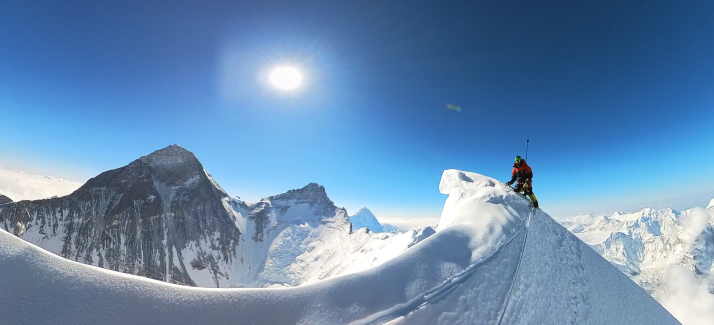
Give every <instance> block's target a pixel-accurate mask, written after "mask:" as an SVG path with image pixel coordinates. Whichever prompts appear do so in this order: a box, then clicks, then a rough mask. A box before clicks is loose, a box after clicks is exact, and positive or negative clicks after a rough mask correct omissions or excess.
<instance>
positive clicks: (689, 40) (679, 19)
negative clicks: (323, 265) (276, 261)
mask: <svg viewBox="0 0 714 325" xmlns="http://www.w3.org/2000/svg"><path fill="white" fill-rule="evenodd" d="M713 10H714V3H712V2H708V1H692V2H688V3H687V4H686V5H682V4H678V3H674V2H673V3H658V4H655V3H651V2H633V1H625V2H623V1H602V2H597V3H581V2H572V1H546V2H537V3H516V2H508V1H491V2H486V1H468V2H463V3H458V2H455V1H454V2H449V3H448V4H447V3H439V2H427V1H421V2H415V1H408V2H407V1H389V2H387V3H384V2H383V1H353V2H345V1H305V2H297V1H283V2H276V1H261V2H254V3H243V2H241V3H237V2H236V1H225V2H219V1H210V3H209V4H204V3H201V2H198V1H195V2H190V1H186V2H180V3H175V2H172V3H169V2H151V3H146V2H143V1H141V2H129V1H126V2H116V3H108V2H104V1H101V2H96V1H81V2H80V1H63V2H41V1H5V2H2V3H1V4H0V42H1V43H0V116H2V124H1V125H2V127H1V128H0V165H2V166H4V167H6V168H15V169H21V170H24V171H26V172H34V173H43V174H50V175H54V176H59V177H64V178H68V179H73V180H79V181H83V180H86V179H88V178H90V177H93V176H95V175H96V174H98V173H100V172H102V171H105V170H108V169H113V168H117V167H121V166H123V165H126V164H128V163H129V162H131V161H132V160H134V159H136V158H138V157H140V156H142V155H145V154H148V153H150V152H152V151H153V150H156V149H160V148H162V147H165V146H167V145H170V144H172V143H178V144H180V145H182V146H184V147H185V148H187V149H189V150H191V151H193V152H194V153H195V154H196V155H197V156H198V157H199V159H200V160H201V162H202V163H203V164H204V166H205V167H206V169H207V170H208V171H209V172H211V174H213V176H214V177H215V178H216V179H217V181H218V182H219V183H220V184H221V185H222V186H223V187H224V188H225V189H226V190H227V191H228V192H229V193H230V194H232V195H236V196H240V197H242V198H244V199H246V200H248V201H257V200H259V199H260V198H261V197H264V196H269V195H274V194H278V193H282V192H285V191H287V190H289V189H293V188H299V187H302V186H304V185H306V184H307V183H309V182H317V183H319V184H321V185H324V186H325V187H326V188H327V191H328V194H329V195H330V197H331V198H332V200H333V201H335V203H336V204H337V205H338V206H345V207H347V209H348V211H349V212H350V213H354V212H356V211H357V210H358V209H359V208H361V207H363V206H367V207H369V208H370V209H371V210H372V211H373V212H374V214H375V215H377V216H378V217H383V218H384V217H409V216H418V217H438V216H439V214H440V211H441V207H442V205H443V202H444V200H445V196H444V195H441V194H439V192H438V183H439V179H440V176H441V173H442V171H443V170H444V169H449V168H457V169H462V170H468V171H473V172H477V173H481V174H485V175H488V176H492V177H495V178H498V179H500V180H503V181H506V180H508V179H509V177H510V170H511V165H512V160H513V157H514V156H515V155H524V154H525V142H526V139H530V151H529V153H528V162H529V164H530V165H531V166H532V167H533V169H534V173H535V177H534V188H535V193H536V195H537V196H538V198H539V201H540V202H541V206H542V208H543V209H544V210H545V211H546V212H549V213H551V215H557V216H565V215H570V214H575V213H579V212H605V211H615V210H636V209H639V208H641V207H645V206H650V207H674V208H679V209H681V208H686V207H691V206H696V205H705V204H706V202H707V201H708V200H709V199H710V198H712V197H714V190H713V189H712V185H711V184H713V182H714V173H711V172H710V170H711V163H712V159H713V158H714V153H713V152H714V151H713V150H712V148H714V146H713V144H714V135H713V134H714V133H713V132H712V122H711V121H714V110H713V109H712V107H713V105H714V60H712V59H711V57H712V53H714V38H712V37H711V35H714V20H712V19H711V13H712V12H713ZM279 65H292V66H295V67H297V68H299V69H300V70H302V71H303V73H304V76H305V83H304V85H303V86H302V87H301V89H300V91H296V92H284V91H280V90H278V89H276V88H274V87H271V86H270V85H269V84H268V83H267V82H266V79H267V76H268V74H269V73H270V71H271V69H272V68H274V67H275V66H279ZM447 104H455V105H459V106H461V107H462V108H463V109H462V111H461V112H456V111H453V110H448V109H446V105H447Z"/></svg>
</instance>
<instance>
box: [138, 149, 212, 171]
mask: <svg viewBox="0 0 714 325" xmlns="http://www.w3.org/2000/svg"><path fill="white" fill-rule="evenodd" d="M139 159H140V160H141V161H142V162H144V163H146V164H149V165H152V166H166V165H179V164H184V163H187V162H197V161H198V159H197V158H196V156H195V155H194V154H193V152H191V151H188V150H186V149H184V147H182V146H179V145H177V144H172V145H170V146H168V147H166V148H163V149H159V150H156V151H154V152H152V153H150V154H148V155H146V156H143V157H141V158H139Z"/></svg>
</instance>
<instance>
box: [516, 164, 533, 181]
mask: <svg viewBox="0 0 714 325" xmlns="http://www.w3.org/2000/svg"><path fill="white" fill-rule="evenodd" d="M522 161H523V163H521V166H516V164H515V163H514V164H513V173H511V182H513V181H515V180H516V179H518V182H519V183H520V182H525V181H530V180H531V179H533V170H532V169H531V167H530V166H528V164H526V161H525V160H522Z"/></svg>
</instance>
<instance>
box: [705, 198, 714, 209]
mask: <svg viewBox="0 0 714 325" xmlns="http://www.w3.org/2000/svg"><path fill="white" fill-rule="evenodd" d="M709 208H714V199H711V200H710V201H709V204H708V205H707V207H706V209H709Z"/></svg>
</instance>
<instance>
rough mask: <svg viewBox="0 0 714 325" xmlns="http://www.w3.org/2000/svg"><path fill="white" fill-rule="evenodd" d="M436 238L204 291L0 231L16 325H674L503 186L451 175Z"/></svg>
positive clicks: (7, 318)
mask: <svg viewBox="0 0 714 325" xmlns="http://www.w3.org/2000/svg"><path fill="white" fill-rule="evenodd" d="M439 189H440V191H441V193H444V194H449V197H448V199H447V201H446V204H445V206H444V211H443V213H442V219H441V222H440V224H439V227H438V229H437V232H436V234H434V235H432V236H430V237H428V238H426V239H424V240H423V241H421V242H419V243H418V244H416V245H414V246H413V247H411V248H409V249H407V250H406V251H405V252H404V253H402V254H401V255H399V256H397V257H395V258H393V259H391V260H389V261H387V262H386V263H384V264H381V265H379V266H376V267H373V268H370V269H367V270H364V271H361V272H358V273H353V274H348V275H343V276H339V277H334V278H330V279H328V280H325V281H320V282H317V283H315V284H312V285H305V286H301V287H295V288H287V289H204V288H189V287H181V286H177V285H172V284H167V283H163V282H158V281H154V280H149V279H144V278H140V277H137V276H132V275H125V274H120V273H116V272H112V271H108V270H104V269H100V268H96V267H92V266H87V265H83V264H79V263H76V262H72V261H67V260H64V259H61V258H59V257H57V256H55V255H53V254H51V253H48V252H45V251H43V250H41V249H39V248H37V247H36V246H33V245H31V244H28V243H26V242H24V241H22V240H20V239H18V238H16V237H14V236H12V235H10V234H9V233H7V232H4V231H1V230H0V315H2V317H3V322H5V323H7V324H50V323H52V324H55V323H67V324H69V323H71V324H170V323H181V324H381V323H386V322H389V323H390V324H546V323H547V324H677V321H676V320H675V319H674V318H672V316H671V315H669V314H668V313H667V311H665V310H664V309H663V308H662V307H661V306H660V305H658V304H657V303H656V302H655V301H654V299H652V298H651V297H649V296H648V295H647V293H646V292H645V291H643V290H642V289H640V288H639V287H638V286H637V285H636V284H634V283H633V282H631V281H630V280H629V279H628V278H627V277H626V276H625V275H623V274H622V273H620V272H619V271H618V270H617V269H616V268H615V267H613V266H611V265H610V264H609V263H608V262H607V261H605V260H604V259H603V258H601V257H600V256H599V255H598V254H597V253H596V252H594V251H593V250H592V249H590V248H589V247H588V246H587V245H586V244H584V243H583V242H581V241H580V240H579V239H577V238H576V237H575V236H574V235H572V234H570V233H569V232H568V231H567V230H565V229H564V228H563V227H562V226H560V225H558V224H557V223H556V222H554V221H553V220H552V219H551V218H550V217H549V216H548V215H547V214H545V213H543V212H542V211H540V210H532V209H531V208H530V207H529V205H528V203H527V201H526V200H525V199H523V198H521V197H520V196H518V195H517V194H515V193H513V192H512V191H509V190H508V189H507V187H506V186H504V185H503V184H502V183H500V182H498V181H497V180H495V179H492V178H488V177H485V176H481V175H478V174H474V173H467V172H461V171H457V170H447V171H445V172H444V175H443V177H442V180H441V184H440V186H439Z"/></svg>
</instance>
